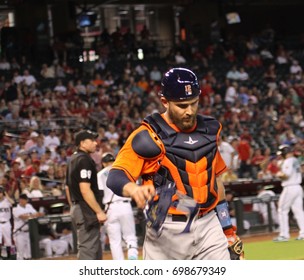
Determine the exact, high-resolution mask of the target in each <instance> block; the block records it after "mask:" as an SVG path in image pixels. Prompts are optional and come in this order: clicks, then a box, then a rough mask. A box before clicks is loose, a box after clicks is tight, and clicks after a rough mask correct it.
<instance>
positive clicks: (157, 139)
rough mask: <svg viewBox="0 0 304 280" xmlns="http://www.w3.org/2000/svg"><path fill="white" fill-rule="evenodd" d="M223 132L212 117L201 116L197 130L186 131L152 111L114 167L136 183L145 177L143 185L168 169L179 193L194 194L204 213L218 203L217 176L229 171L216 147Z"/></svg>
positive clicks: (170, 179)
mask: <svg viewBox="0 0 304 280" xmlns="http://www.w3.org/2000/svg"><path fill="white" fill-rule="evenodd" d="M220 131H221V124H220V123H219V122H218V121H216V120H215V119H213V118H211V117H203V116H198V124H197V127H196V129H195V130H194V131H192V132H188V133H183V132H179V131H176V128H174V127H172V126H170V125H169V124H168V123H167V122H166V121H165V120H164V118H162V117H161V116H160V115H159V114H153V115H151V116H149V117H147V118H146V119H145V120H144V122H143V123H142V125H141V126H140V127H139V128H138V129H137V130H135V131H134V132H133V133H132V134H131V135H130V137H129V138H128V140H127V142H126V143H125V145H124V146H123V147H122V149H121V150H120V152H119V154H118V155H117V158H116V161H115V163H114V164H113V168H116V169H121V170H123V171H125V173H126V174H127V175H128V177H129V179H130V180H131V181H133V182H135V181H136V180H137V179H139V178H140V177H142V178H143V180H144V184H147V183H151V180H153V175H154V174H155V173H157V172H158V171H159V169H160V167H162V168H165V169H167V170H169V175H168V178H167V179H168V180H169V181H173V182H175V184H176V187H177V190H178V191H179V192H181V193H182V194H186V195H187V196H189V197H192V198H193V199H194V200H195V201H196V202H197V203H198V204H199V205H200V209H201V211H202V212H205V211H209V210H210V209H213V208H214V207H215V206H216V204H217V202H218V193H217V185H216V183H215V178H216V177H217V176H218V175H220V174H222V173H223V172H224V171H225V170H226V165H225V162H224V160H223V159H222V157H221V155H220V153H219V152H218V149H217V139H218V137H219V133H220ZM173 199H174V200H177V199H178V197H177V196H176V195H175V197H174V198H173ZM170 212H171V213H172V212H174V211H173V210H172V209H171V211H170Z"/></svg>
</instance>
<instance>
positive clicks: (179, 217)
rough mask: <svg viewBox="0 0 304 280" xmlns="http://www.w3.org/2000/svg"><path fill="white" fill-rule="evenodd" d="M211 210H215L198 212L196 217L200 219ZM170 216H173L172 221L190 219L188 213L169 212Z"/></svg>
mask: <svg viewBox="0 0 304 280" xmlns="http://www.w3.org/2000/svg"><path fill="white" fill-rule="evenodd" d="M211 211H213V209H212V210H210V211H208V212H204V213H198V214H197V215H196V216H195V218H196V219H197V220H199V219H201V218H203V217H205V216H206V215H208V214H209V213H210V212H211ZM168 217H171V221H172V222H187V220H188V216H186V215H177V214H168Z"/></svg>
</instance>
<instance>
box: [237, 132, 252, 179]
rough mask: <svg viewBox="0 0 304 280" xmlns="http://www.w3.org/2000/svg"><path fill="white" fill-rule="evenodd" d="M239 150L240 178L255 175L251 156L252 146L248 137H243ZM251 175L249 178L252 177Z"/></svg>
mask: <svg viewBox="0 0 304 280" xmlns="http://www.w3.org/2000/svg"><path fill="white" fill-rule="evenodd" d="M237 151H238V154H239V159H240V168H239V170H238V171H239V178H248V177H247V176H250V177H251V178H252V177H253V172H252V165H251V158H252V148H251V146H250V144H249V141H248V140H247V138H244V137H241V139H240V142H239V145H238V147H237ZM250 177H249V178H250Z"/></svg>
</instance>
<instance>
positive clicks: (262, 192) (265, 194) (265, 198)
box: [252, 186, 279, 225]
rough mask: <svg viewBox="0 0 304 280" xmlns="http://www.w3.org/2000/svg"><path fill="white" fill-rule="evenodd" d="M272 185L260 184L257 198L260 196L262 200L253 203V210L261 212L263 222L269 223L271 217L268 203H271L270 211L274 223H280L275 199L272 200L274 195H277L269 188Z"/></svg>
mask: <svg viewBox="0 0 304 280" xmlns="http://www.w3.org/2000/svg"><path fill="white" fill-rule="evenodd" d="M271 187H272V186H258V195H257V198H259V199H260V200H261V201H260V202H257V203H253V205H252V210H253V211H257V212H259V213H260V214H261V215H262V217H263V223H264V224H268V221H269V218H268V207H267V203H270V213H271V217H272V221H273V224H274V225H278V224H279V221H278V210H277V206H276V204H275V202H274V201H271V199H272V197H275V193H274V192H273V191H272V190H270V189H268V188H271Z"/></svg>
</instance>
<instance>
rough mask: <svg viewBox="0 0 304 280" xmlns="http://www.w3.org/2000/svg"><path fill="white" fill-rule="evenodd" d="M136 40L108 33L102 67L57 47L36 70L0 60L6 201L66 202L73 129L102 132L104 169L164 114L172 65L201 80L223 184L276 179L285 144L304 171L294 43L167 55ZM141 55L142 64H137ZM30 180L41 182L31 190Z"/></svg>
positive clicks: (98, 47)
mask: <svg viewBox="0 0 304 280" xmlns="http://www.w3.org/2000/svg"><path fill="white" fill-rule="evenodd" d="M134 40H135V39H134V37H133V36H130V34H128V33H127V34H121V33H120V30H119V29H117V30H116V31H115V32H114V33H113V34H109V33H107V31H106V30H105V31H104V32H103V33H102V34H101V36H100V37H98V38H97V39H96V41H95V43H94V44H92V47H93V48H94V50H95V52H96V54H97V55H98V59H97V60H95V61H91V62H83V63H82V64H81V63H80V64H73V63H72V62H71V60H69V59H68V58H69V50H68V49H64V50H63V51H62V52H60V51H59V50H58V48H56V49H55V48H54V49H53V54H52V56H51V57H50V58H48V59H46V62H45V63H42V64H38V65H37V63H36V64H35V63H33V62H32V61H30V59H29V57H27V55H26V54H22V53H20V54H19V55H16V56H12V55H9V56H3V57H2V58H1V61H0V126H1V150H0V153H1V161H0V184H1V185H2V186H3V187H4V188H5V189H6V191H7V193H8V194H9V196H10V197H11V198H13V199H18V197H19V195H20V194H21V193H26V194H27V195H28V196H29V197H34V196H35V195H36V196H37V195H38V196H41V195H59V194H62V192H63V181H64V178H65V168H66V163H67V161H68V159H69V156H70V155H71V154H72V153H73V151H74V148H75V147H74V145H73V143H74V142H73V137H74V136H73V134H74V132H75V131H76V130H78V129H79V128H89V129H92V130H95V131H97V132H98V134H99V138H98V143H99V148H98V151H97V152H95V153H94V155H93V158H94V160H95V162H96V165H97V169H98V170H100V169H101V155H102V154H103V153H105V152H112V153H114V154H117V152H118V151H119V149H120V147H121V146H122V145H123V143H124V141H125V140H126V138H127V137H128V135H129V133H130V132H131V131H132V130H133V129H134V128H135V127H136V126H137V125H138V124H139V122H140V121H141V119H142V118H143V117H145V116H146V115H147V114H150V113H152V112H154V111H162V110H163V108H162V107H161V104H160V102H159V99H158V92H159V90H160V81H161V77H162V74H163V73H164V72H165V71H166V70H167V69H168V68H170V67H173V66H174V67H183V66H187V67H189V68H192V69H194V70H195V71H196V73H198V77H199V79H200V85H201V91H202V94H201V100H200V102H201V107H200V113H203V114H206V115H211V116H215V117H216V118H218V119H219V120H220V121H221V123H222V124H223V132H222V140H221V145H220V150H221V152H222V153H223V154H225V156H224V157H225V160H226V162H227V164H228V165H229V167H230V168H231V170H230V172H227V174H226V178H224V180H226V181H231V180H236V179H237V178H245V177H250V178H260V179H263V178H272V177H274V176H275V173H276V172H277V170H278V168H277V166H276V162H277V158H276V156H275V152H276V150H277V147H278V146H279V145H281V144H289V145H293V146H294V150H295V152H296V155H297V156H298V157H299V158H301V162H303V147H304V146H303V139H304V119H303V108H304V102H303V100H304V99H303V97H304V75H303V69H302V66H303V64H304V52H303V47H304V43H303V39H302V40H301V36H300V35H299V36H298V37H296V38H295V39H293V40H292V41H290V40H289V39H282V38H279V39H278V38H277V36H276V34H275V31H274V30H272V29H265V30H263V31H261V32H260V33H259V34H254V35H252V36H249V37H238V38H229V39H225V40H224V41H223V42H220V41H216V42H215V41H210V43H209V44H207V45H203V44H202V43H201V42H200V40H199V39H198V38H195V37H194V36H193V37H191V39H190V40H188V41H187V42H184V41H182V42H181V43H180V44H177V45H175V46H174V47H173V48H172V49H170V51H168V53H167V54H166V55H165V56H162V55H160V53H161V52H160V51H158V50H157V48H156V47H155V44H154V42H153V41H152V40H150V39H149V36H148V35H145V36H144V37H143V38H142V39H141V41H140V42H136V41H134ZM138 47H143V50H144V55H145V59H144V60H139V59H137V57H136V52H137V48H138ZM33 176H35V177H38V179H39V181H40V182H36V183H35V184H34V183H33V182H32V177H33ZM34 185H35V186H34ZM37 188H38V189H40V190H41V192H38V191H37Z"/></svg>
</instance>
